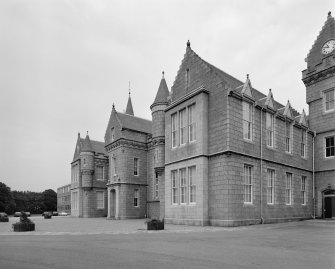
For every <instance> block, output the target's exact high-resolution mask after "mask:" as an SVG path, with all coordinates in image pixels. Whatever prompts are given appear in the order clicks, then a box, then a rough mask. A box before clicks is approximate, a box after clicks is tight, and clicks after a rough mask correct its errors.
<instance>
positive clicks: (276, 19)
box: [0, 0, 335, 191]
mask: <svg viewBox="0 0 335 269" xmlns="http://www.w3.org/2000/svg"><path fill="white" fill-rule="evenodd" d="M330 10H331V11H333V13H335V9H334V1H333V0H323V1H315V0H305V1H303V0H294V1H292V0H283V1H280V0H278V1H270V0H253V1H248V0H244V1H242V0H231V1H229V0H217V1H214V0H213V1H211V0H204V1H200V0H196V1H183V0H175V1H167V0H165V1H158V0H152V1H139V0H136V1H125V0H122V1H121V0H120V1H110V0H106V1H98V0H94V1H83V0H80V1H62V0H57V1H56V0H54V1H48V0H36V1H31V0H30V1H28V0H22V1H17V0H8V1H6V0H2V1H0V182H4V183H5V184H6V185H7V186H9V187H10V188H11V189H12V190H30V191H43V190H45V189H49V188H51V189H54V190H56V188H57V187H60V186H62V185H65V184H68V183H70V178H71V176H70V171H71V170H70V162H71V161H72V158H73V153H74V149H75V143H76V139H77V133H78V132H80V133H81V136H82V137H84V136H85V134H86V131H88V132H89V135H90V138H91V139H93V140H100V141H103V139H104V133H105V130H106V126H107V122H108V119H109V115H110V112H111V110H112V104H113V103H115V106H116V109H117V110H118V111H123V110H124V109H125V108H126V104H127V98H128V81H131V98H132V102H133V107H134V113H135V115H136V116H139V117H143V118H147V119H150V118H151V113H150V108H149V107H150V105H151V104H152V102H153V100H154V98H155V95H156V91H157V89H158V86H159V82H160V79H161V72H162V70H164V71H165V78H166V81H167V84H168V87H169V88H171V86H172V84H173V82H174V79H175V76H176V74H177V71H178V68H179V66H180V64H181V61H182V58H183V55H184V53H185V50H186V42H187V40H188V39H189V40H190V42H191V47H192V49H193V50H194V51H195V52H196V53H197V54H198V55H199V56H200V57H202V58H203V59H204V60H206V61H207V62H209V63H211V64H213V65H215V66H216V67H218V68H220V69H221V70H223V71H225V72H227V73H229V74H231V75H232V76H234V77H236V78H238V79H240V80H242V81H244V80H245V77H246V74H250V78H251V82H252V85H253V87H254V88H256V89H258V90H259V91H261V92H263V93H265V94H267V93H268V90H269V88H271V89H272V92H273V95H274V98H275V100H277V101H279V102H281V103H282V104H286V102H287V100H288V99H289V100H290V102H291V104H292V106H293V107H294V108H295V109H297V110H298V111H299V112H301V111H302V109H303V108H304V109H305V111H306V112H308V107H307V105H306V104H305V87H304V85H303V83H302V81H301V71H302V70H303V69H305V68H306V63H305V61H304V59H305V58H306V55H307V53H308V51H309V50H310V49H311V47H312V44H313V42H314V41H315V39H316V37H317V35H318V33H319V31H320V30H321V28H322V26H323V25H324V23H325V21H326V18H327V13H328V11H330Z"/></svg>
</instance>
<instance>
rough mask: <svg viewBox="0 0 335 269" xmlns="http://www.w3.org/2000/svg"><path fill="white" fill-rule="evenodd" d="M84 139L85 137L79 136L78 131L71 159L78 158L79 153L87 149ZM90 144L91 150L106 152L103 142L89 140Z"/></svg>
mask: <svg viewBox="0 0 335 269" xmlns="http://www.w3.org/2000/svg"><path fill="white" fill-rule="evenodd" d="M86 137H87V136H86ZM85 140H86V138H85V139H84V138H81V137H80V133H78V139H77V143H76V148H75V151H74V155H73V160H72V161H75V160H78V159H79V157H80V153H81V152H83V151H87V150H86V149H85V146H84V145H85V143H86V142H85ZM90 146H91V152H95V153H101V154H106V151H105V143H104V142H100V141H95V140H90Z"/></svg>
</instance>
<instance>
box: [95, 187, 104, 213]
mask: <svg viewBox="0 0 335 269" xmlns="http://www.w3.org/2000/svg"><path fill="white" fill-rule="evenodd" d="M96 194H97V209H105V192H104V191H97V192H96ZM100 195H101V197H99V196H100Z"/></svg>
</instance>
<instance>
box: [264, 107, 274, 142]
mask: <svg viewBox="0 0 335 269" xmlns="http://www.w3.org/2000/svg"><path fill="white" fill-rule="evenodd" d="M266 138H267V139H266V141H267V142H266V144H267V145H268V146H269V147H273V144H274V143H273V140H274V139H273V138H274V116H273V114H270V113H266Z"/></svg>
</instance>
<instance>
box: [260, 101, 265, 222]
mask: <svg viewBox="0 0 335 269" xmlns="http://www.w3.org/2000/svg"><path fill="white" fill-rule="evenodd" d="M260 133H261V137H260V140H261V141H260V150H261V172H260V188H261V189H260V195H261V197H260V203H261V206H260V211H261V212H260V213H261V224H263V223H264V219H263V108H261V132H260Z"/></svg>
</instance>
